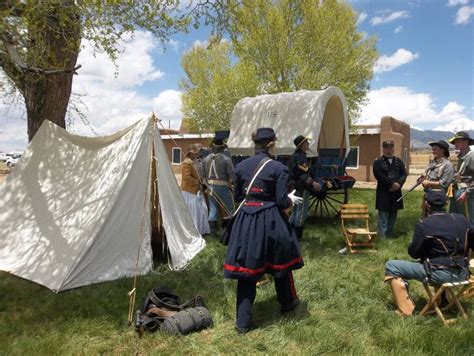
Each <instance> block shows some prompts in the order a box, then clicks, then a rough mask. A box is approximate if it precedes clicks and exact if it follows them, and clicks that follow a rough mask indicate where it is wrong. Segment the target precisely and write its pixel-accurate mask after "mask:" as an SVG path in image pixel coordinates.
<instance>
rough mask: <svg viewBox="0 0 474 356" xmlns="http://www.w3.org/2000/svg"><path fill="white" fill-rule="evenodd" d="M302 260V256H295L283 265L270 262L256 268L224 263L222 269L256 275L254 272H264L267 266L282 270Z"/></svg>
mask: <svg viewBox="0 0 474 356" xmlns="http://www.w3.org/2000/svg"><path fill="white" fill-rule="evenodd" d="M302 261H303V258H302V257H297V258H295V259H294V260H292V261H290V262H288V263H285V264H284V265H274V264H271V263H266V264H265V266H264V267H260V268H257V269H250V268H246V267H237V266H231V265H228V264H224V269H226V270H228V271H231V272H242V273H247V274H250V275H256V274H259V273H262V272H265V270H266V269H267V268H271V269H275V270H283V269H287V268H288V267H291V266H293V265H294V264H297V263H298V262H302ZM293 288H294V286H293Z"/></svg>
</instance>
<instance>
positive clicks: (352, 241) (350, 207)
mask: <svg viewBox="0 0 474 356" xmlns="http://www.w3.org/2000/svg"><path fill="white" fill-rule="evenodd" d="M356 224H358V226H357V227H355V226H354V225H356ZM341 229H342V233H343V235H344V239H345V242H346V246H347V249H348V250H349V251H350V253H356V252H358V251H359V250H358V249H359V248H361V247H364V248H369V249H370V248H374V247H375V246H374V240H375V237H376V236H377V233H376V232H375V231H370V228H369V208H368V207H367V204H341Z"/></svg>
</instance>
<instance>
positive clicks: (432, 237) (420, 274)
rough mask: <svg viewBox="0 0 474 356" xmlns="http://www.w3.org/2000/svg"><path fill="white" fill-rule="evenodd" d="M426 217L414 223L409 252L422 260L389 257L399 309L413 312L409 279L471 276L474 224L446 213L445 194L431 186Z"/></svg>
mask: <svg viewBox="0 0 474 356" xmlns="http://www.w3.org/2000/svg"><path fill="white" fill-rule="evenodd" d="M424 204H425V207H426V210H427V212H428V214H429V215H428V216H427V217H426V218H423V219H421V220H420V221H419V222H418V223H417V224H416V226H415V231H414V232H413V239H412V241H411V243H410V245H409V246H408V254H409V255H410V256H411V257H413V258H415V259H419V262H410V261H402V260H389V261H388V262H387V263H386V264H385V279H384V281H385V282H388V283H390V287H391V290H392V294H393V299H394V301H395V304H396V306H397V310H396V312H397V313H398V314H401V315H407V316H408V315H411V314H412V313H413V310H414V309H415V303H414V302H413V301H412V299H411V298H410V296H409V294H408V283H407V280H409V279H416V280H418V281H421V282H425V283H429V284H431V285H435V286H437V285H441V284H443V283H447V282H460V281H464V280H466V279H468V278H469V265H468V264H469V261H468V258H467V249H468V248H469V246H468V232H469V229H470V228H472V225H471V224H470V223H469V221H468V220H467V219H466V217H465V216H463V215H461V214H449V213H446V210H445V205H446V194H445V193H444V192H443V191H441V190H432V189H430V190H428V191H427V192H426V195H425V202H424Z"/></svg>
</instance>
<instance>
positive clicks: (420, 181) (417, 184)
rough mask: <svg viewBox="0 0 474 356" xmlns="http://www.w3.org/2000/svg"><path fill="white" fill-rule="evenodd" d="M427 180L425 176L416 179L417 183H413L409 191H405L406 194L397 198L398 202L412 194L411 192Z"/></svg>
mask: <svg viewBox="0 0 474 356" xmlns="http://www.w3.org/2000/svg"><path fill="white" fill-rule="evenodd" d="M424 180H425V176H420V177H419V178H418V179H417V180H416V183H415V184H413V185H412V186H411V187H410V189H408V191H406V192H405V194H403V195H402V196H401V197H400V198H398V199H397V203H398V202H399V201H400V200H402V199H403V198H405V197H406V196H407V195H408V194H410V193H411V192H413V191H414V190H415V189H416V187H418V186H419V185H420V184H421V183H423V181H424Z"/></svg>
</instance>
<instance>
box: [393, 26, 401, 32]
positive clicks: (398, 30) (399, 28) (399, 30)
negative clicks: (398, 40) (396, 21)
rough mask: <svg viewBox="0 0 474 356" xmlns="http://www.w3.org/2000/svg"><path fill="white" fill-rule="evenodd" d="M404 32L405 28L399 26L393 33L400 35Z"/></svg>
mask: <svg viewBox="0 0 474 356" xmlns="http://www.w3.org/2000/svg"><path fill="white" fill-rule="evenodd" d="M402 30H403V26H398V27H397V28H396V29H395V30H394V31H393V33H400V32H402Z"/></svg>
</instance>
